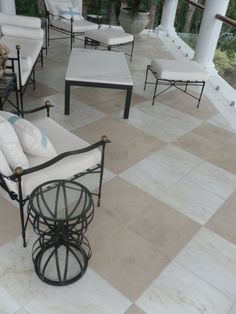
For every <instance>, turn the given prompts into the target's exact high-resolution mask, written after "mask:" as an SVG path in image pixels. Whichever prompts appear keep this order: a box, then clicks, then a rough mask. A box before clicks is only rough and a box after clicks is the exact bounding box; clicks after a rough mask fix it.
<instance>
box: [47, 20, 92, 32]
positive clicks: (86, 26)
mask: <svg viewBox="0 0 236 314" xmlns="http://www.w3.org/2000/svg"><path fill="white" fill-rule="evenodd" d="M51 24H52V25H53V26H55V27H59V28H62V29H64V30H66V31H68V32H70V25H71V22H70V20H64V19H63V20H56V19H54V20H51ZM95 29H98V24H96V23H93V22H89V21H86V20H80V21H74V22H73V32H74V33H84V32H85V31H88V30H95Z"/></svg>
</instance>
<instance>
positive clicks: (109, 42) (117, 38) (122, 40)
mask: <svg viewBox="0 0 236 314" xmlns="http://www.w3.org/2000/svg"><path fill="white" fill-rule="evenodd" d="M84 39H85V40H84V48H86V46H87V45H88V44H90V45H91V44H92V45H93V46H94V47H95V49H96V48H97V46H102V47H105V48H106V49H107V50H113V51H115V49H117V48H118V47H121V46H127V45H128V46H131V50H130V52H126V53H125V54H126V55H128V56H129V57H130V61H132V57H133V51H134V35H132V34H128V33H125V32H124V31H122V30H114V29H111V28H108V29H98V30H93V31H87V32H85V35H84Z"/></svg>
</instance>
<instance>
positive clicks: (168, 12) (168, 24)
mask: <svg viewBox="0 0 236 314" xmlns="http://www.w3.org/2000/svg"><path fill="white" fill-rule="evenodd" d="M177 5H178V0H165V2H164V5H163V10H162V16H161V24H160V25H159V26H158V27H157V31H158V33H164V34H176V33H175V28H174V23H175V15H176V10H177Z"/></svg>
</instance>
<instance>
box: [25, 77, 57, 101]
mask: <svg viewBox="0 0 236 314" xmlns="http://www.w3.org/2000/svg"><path fill="white" fill-rule="evenodd" d="M57 93H58V91H57V90H56V89H54V88H51V87H49V86H47V85H45V84H43V83H41V82H39V81H37V82H36V89H35V90H33V89H32V87H31V86H29V87H28V90H27V96H30V97H32V98H33V99H39V98H43V97H48V96H50V95H54V94H57Z"/></svg>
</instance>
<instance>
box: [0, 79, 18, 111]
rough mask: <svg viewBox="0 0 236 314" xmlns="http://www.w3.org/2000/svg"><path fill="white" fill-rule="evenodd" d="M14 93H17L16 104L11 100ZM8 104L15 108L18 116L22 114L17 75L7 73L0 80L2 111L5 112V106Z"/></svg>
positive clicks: (0, 105) (0, 106) (0, 108)
mask: <svg viewBox="0 0 236 314" xmlns="http://www.w3.org/2000/svg"><path fill="white" fill-rule="evenodd" d="M12 92H15V102H13V101H12V100H11V99H10V98H9V97H10V96H11V94H12ZM6 102H8V103H10V104H11V105H12V106H13V108H14V110H16V112H17V114H20V108H19V98H18V92H17V79H16V74H15V73H5V74H4V75H3V77H2V78H1V79H0V110H3V106H4V104H5V103H6Z"/></svg>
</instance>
